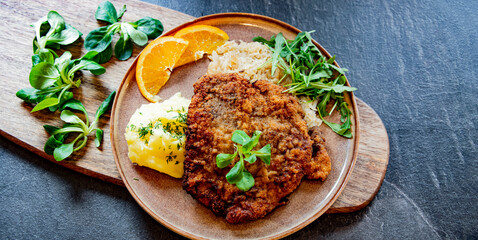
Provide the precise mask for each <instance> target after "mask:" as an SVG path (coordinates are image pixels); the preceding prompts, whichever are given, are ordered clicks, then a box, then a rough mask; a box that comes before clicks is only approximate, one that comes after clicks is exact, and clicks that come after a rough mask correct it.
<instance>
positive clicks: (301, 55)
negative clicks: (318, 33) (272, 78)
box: [253, 32, 357, 138]
mask: <svg viewBox="0 0 478 240" xmlns="http://www.w3.org/2000/svg"><path fill="white" fill-rule="evenodd" d="M310 33H311V32H301V33H299V34H298V35H297V36H296V38H295V39H294V40H292V41H288V40H286V39H285V38H284V36H283V35H282V34H281V33H279V34H277V35H276V36H272V37H271V39H270V40H266V39H264V38H263V37H255V38H254V39H253V40H254V41H257V42H261V43H263V44H265V45H267V46H268V47H269V48H270V49H271V51H272V55H271V61H272V74H274V73H275V71H276V70H277V68H280V69H281V70H282V71H283V74H284V77H283V78H282V79H281V81H280V82H279V83H280V84H282V85H283V86H284V87H286V88H287V90H286V91H287V92H290V93H293V94H295V95H299V96H308V97H309V98H311V99H318V104H317V112H318V114H319V116H320V118H322V119H323V117H326V116H328V115H330V114H329V112H328V111H327V105H328V104H329V103H330V102H331V101H335V104H334V107H333V108H332V110H333V109H334V108H335V106H340V107H339V108H337V111H339V112H340V114H341V119H342V122H343V124H341V125H340V124H333V123H331V122H327V121H325V120H324V122H325V124H327V125H328V126H329V127H330V128H331V129H332V130H334V131H335V132H336V133H337V134H339V135H341V136H344V137H348V138H351V137H352V134H351V130H350V127H351V122H350V114H351V112H350V110H348V107H347V104H346V103H345V102H344V103H345V105H342V104H341V103H342V100H341V99H343V98H344V95H343V94H344V92H352V91H355V90H357V89H356V88H354V87H349V86H346V85H345V84H346V82H347V81H346V79H345V77H344V74H345V72H346V71H347V69H345V68H339V67H337V66H336V65H334V61H335V56H333V57H331V58H330V59H326V58H325V56H323V55H322V53H321V52H320V50H319V49H318V48H317V46H315V44H314V42H313V40H312V37H311V35H310ZM287 76H289V77H290V79H291V81H290V82H288V83H282V80H283V79H284V78H285V77H287ZM345 109H347V110H345Z"/></svg>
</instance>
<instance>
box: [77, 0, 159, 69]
mask: <svg viewBox="0 0 478 240" xmlns="http://www.w3.org/2000/svg"><path fill="white" fill-rule="evenodd" d="M125 12H126V5H124V6H123V7H122V8H121V10H120V11H119V12H118V11H116V8H115V7H114V5H113V4H112V3H111V2H109V1H104V2H102V3H100V5H99V6H98V9H97V10H96V14H95V18H96V19H97V20H99V21H103V22H106V23H108V24H109V25H107V26H103V27H100V28H97V29H95V30H93V31H91V32H90V33H88V35H87V36H86V38H85V48H86V49H87V50H88V51H96V52H98V53H99V54H98V55H97V56H96V57H95V59H94V60H95V61H97V62H99V63H105V62H107V61H108V60H109V59H110V58H111V56H112V54H113V47H112V41H113V36H114V35H115V34H116V33H119V35H120V37H119V39H118V41H117V42H116V45H115V47H114V52H115V56H116V58H118V59H119V60H127V59H129V58H130V57H131V55H132V53H133V43H134V44H136V45H138V46H144V45H146V44H147V43H148V39H154V38H157V37H158V36H159V35H161V33H163V25H162V23H161V22H160V21H159V20H157V19H154V18H150V17H144V18H142V19H140V20H138V21H136V22H120V19H121V17H122V16H123V14H124V13H125Z"/></svg>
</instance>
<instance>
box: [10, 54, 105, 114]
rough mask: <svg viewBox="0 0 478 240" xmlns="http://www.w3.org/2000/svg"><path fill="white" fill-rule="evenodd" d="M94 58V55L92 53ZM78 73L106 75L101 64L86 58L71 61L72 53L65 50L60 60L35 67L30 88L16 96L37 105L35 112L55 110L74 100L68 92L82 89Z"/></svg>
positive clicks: (53, 59)
mask: <svg viewBox="0 0 478 240" xmlns="http://www.w3.org/2000/svg"><path fill="white" fill-rule="evenodd" d="M90 56H91V54H90ZM78 70H88V71H90V72H91V73H93V74H95V75H100V74H103V73H105V71H106V69H105V68H104V67H102V66H101V65H99V64H98V63H96V62H94V61H91V60H86V59H84V58H80V59H74V60H72V59H71V53H70V52H68V51H66V52H64V53H63V55H61V57H58V58H56V59H55V58H51V59H45V61H44V62H40V63H38V64H36V65H35V66H34V67H33V68H32V69H31V71H30V77H29V78H30V85H31V86H32V87H33V88H26V89H22V90H20V91H18V92H17V93H16V96H17V97H19V98H21V99H22V100H23V101H25V102H28V103H33V104H36V106H35V107H34V108H33V109H32V112H36V111H39V110H42V109H45V108H50V110H51V111H53V112H54V111H56V110H57V109H58V107H60V106H61V105H62V104H63V103H64V102H66V101H68V100H70V99H72V98H73V93H71V92H70V91H69V89H70V88H72V87H79V86H80V84H81V80H79V79H75V73H76V72H77V71H78Z"/></svg>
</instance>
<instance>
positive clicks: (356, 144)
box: [110, 12, 360, 239]
mask: <svg viewBox="0 0 478 240" xmlns="http://www.w3.org/2000/svg"><path fill="white" fill-rule="evenodd" d="M233 17H242V18H253V19H260V20H263V21H267V22H271V23H274V24H276V25H279V26H280V27H283V28H286V29H289V30H290V31H292V32H294V33H297V34H298V33H300V32H302V31H301V30H299V29H298V28H296V27H294V26H292V25H290V24H288V23H285V22H283V21H281V20H278V19H275V18H272V17H268V16H264V15H260V14H254V13H242V12H229V13H216V14H211V15H206V16H202V17H199V18H195V19H194V20H192V21H188V22H185V23H183V24H181V25H179V26H176V27H174V28H172V29H171V30H169V31H168V32H166V33H164V34H163V35H161V36H159V37H164V36H171V35H173V34H174V33H175V32H177V31H179V30H180V29H183V28H185V27H188V26H191V25H194V24H196V23H198V22H202V21H205V20H211V19H217V18H233ZM159 37H158V38H159ZM312 41H313V43H314V44H315V45H316V46H317V47H318V48H319V50H320V51H321V52H322V53H324V55H325V56H326V57H327V58H331V55H330V54H329V53H328V52H327V50H325V48H324V47H322V45H320V44H319V43H318V42H317V41H315V40H314V39H312ZM141 52H142V51H141ZM141 52H140V53H138V55H137V56H136V58H135V60H134V61H133V63H132V64H131V66H130V67H129V68H128V70H127V71H126V73H125V75H124V77H123V79H122V81H121V84H120V85H119V87H118V89H117V94H116V96H115V99H114V103H113V106H112V108H111V118H110V140H111V150H112V152H113V157H114V160H115V164H116V167H117V168H118V172H119V173H120V176H121V179H122V180H123V183H124V184H125V186H126V188H127V189H128V192H129V193H130V194H131V196H132V197H133V198H134V199H135V201H136V202H137V203H138V204H139V205H140V207H141V208H142V209H143V210H144V211H146V212H147V213H148V214H149V215H150V216H151V217H153V218H154V219H155V220H156V221H158V222H159V223H161V224H162V225H163V226H165V227H167V228H168V229H169V230H171V231H173V232H175V233H177V234H179V235H182V236H184V237H187V238H191V239H206V238H202V237H199V236H197V235H194V234H192V233H190V232H187V231H185V230H183V229H181V228H178V227H176V226H175V225H173V224H171V223H169V222H167V221H166V220H164V219H163V218H161V217H160V216H157V215H156V214H155V213H154V212H153V211H152V210H151V209H150V208H149V207H147V205H146V203H144V202H143V201H142V200H141V198H140V197H139V196H138V195H137V194H136V193H135V192H134V191H133V189H132V187H131V186H130V184H129V182H128V181H126V180H125V179H126V177H125V176H124V172H123V169H122V167H121V165H120V163H119V157H118V154H117V153H118V151H117V146H116V144H117V143H116V141H114V135H115V134H114V133H115V124H114V122H115V121H114V120H115V119H116V116H117V114H116V108H117V102H118V101H117V99H118V98H119V96H120V91H121V89H123V86H124V85H125V84H126V82H127V79H128V76H129V75H130V72H131V71H133V70H136V64H137V62H138V58H139V56H140V54H141ZM334 64H335V65H336V66H338V67H340V66H339V64H338V63H337V62H336V61H334ZM344 77H345V78H346V85H347V86H349V87H350V86H351V85H350V82H349V81H348V78H347V76H345V75H344ZM348 93H349V94H350V102H351V103H352V106H351V107H352V112H353V116H354V128H355V131H354V132H355V134H354V135H353V138H354V139H353V148H354V149H353V152H352V160H351V163H350V167H349V168H348V170H347V172H346V173H345V174H346V175H345V178H344V180H343V182H342V183H341V184H340V186H339V187H338V189H337V191H336V192H335V194H334V196H333V197H332V198H331V199H330V200H329V201H328V203H327V204H325V206H324V207H323V208H322V209H321V210H319V211H317V212H316V213H315V214H314V215H312V216H310V217H309V218H308V219H306V220H305V221H303V222H301V223H299V224H298V225H296V226H295V227H292V228H290V229H288V230H285V231H282V232H278V233H276V234H274V235H271V236H270V237H267V238H266V239H279V238H283V237H286V236H288V235H291V234H293V233H295V232H297V231H299V230H301V229H302V228H304V227H306V226H307V225H309V224H310V223H311V222H313V221H315V220H316V219H317V218H319V217H320V216H322V215H323V214H324V213H325V212H326V211H327V209H329V208H330V207H331V206H332V205H333V203H334V202H335V201H336V200H337V198H338V197H339V196H340V194H341V193H342V191H343V190H344V189H345V186H346V185H347V183H348V181H349V179H350V176H351V175H352V171H353V169H354V166H355V162H356V161H357V155H358V149H359V142H360V123H359V112H358V107H357V102H356V100H355V95H354V93H353V92H348Z"/></svg>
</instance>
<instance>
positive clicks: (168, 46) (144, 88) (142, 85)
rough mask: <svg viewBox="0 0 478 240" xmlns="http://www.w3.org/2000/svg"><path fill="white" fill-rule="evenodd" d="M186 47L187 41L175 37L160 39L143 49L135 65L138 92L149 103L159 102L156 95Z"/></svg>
mask: <svg viewBox="0 0 478 240" xmlns="http://www.w3.org/2000/svg"><path fill="white" fill-rule="evenodd" d="M187 46H188V41H186V40H184V39H181V38H176V37H161V38H157V39H156V40H154V41H152V42H151V43H150V44H148V46H146V47H145V48H144V50H143V51H142V52H141V55H140V56H139V58H138V64H137V65H136V82H137V83H138V87H139V91H140V92H141V94H143V96H144V97H145V98H146V99H148V100H149V101H150V102H157V101H158V100H160V98H159V97H158V96H156V94H157V93H158V92H159V89H161V87H162V86H163V85H164V84H166V82H167V81H168V80H169V76H170V75H171V72H172V71H173V68H174V65H175V64H176V62H177V61H178V59H180V57H181V55H182V54H183V53H184V51H185V50H186V48H187Z"/></svg>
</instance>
